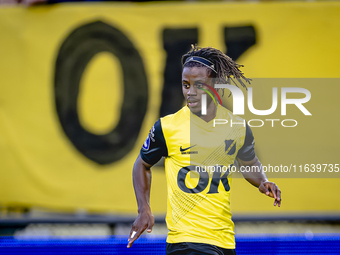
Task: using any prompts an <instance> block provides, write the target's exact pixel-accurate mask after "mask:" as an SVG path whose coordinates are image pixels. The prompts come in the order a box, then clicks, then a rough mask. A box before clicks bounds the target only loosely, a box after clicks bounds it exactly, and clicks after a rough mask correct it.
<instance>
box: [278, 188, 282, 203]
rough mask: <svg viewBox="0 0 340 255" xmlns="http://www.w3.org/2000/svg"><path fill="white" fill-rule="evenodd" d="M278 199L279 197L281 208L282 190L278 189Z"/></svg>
mask: <svg viewBox="0 0 340 255" xmlns="http://www.w3.org/2000/svg"><path fill="white" fill-rule="evenodd" d="M277 197H278V206H279V207H280V206H281V201H282V199H281V190H280V189H279V188H278V190H277Z"/></svg>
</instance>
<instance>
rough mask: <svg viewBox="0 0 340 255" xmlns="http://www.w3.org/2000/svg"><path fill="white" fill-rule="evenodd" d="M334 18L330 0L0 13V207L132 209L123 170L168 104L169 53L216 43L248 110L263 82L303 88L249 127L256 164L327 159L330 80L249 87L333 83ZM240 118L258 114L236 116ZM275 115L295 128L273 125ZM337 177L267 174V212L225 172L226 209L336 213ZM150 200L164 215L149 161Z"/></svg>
mask: <svg viewBox="0 0 340 255" xmlns="http://www.w3.org/2000/svg"><path fill="white" fill-rule="evenodd" d="M339 13H340V3H336V2H328V3H255V4H238V3H235V4H234V3H233V4H229V3H207V4H205V3H202V4H196V3H195V4H192V3H155V4H152V3H145V4H132V3H131V4H130V3H129V4H116V3H99V4H83V5H72V4H60V5H51V6H38V7H31V8H7V9H0V77H1V78H0V153H1V155H2V157H1V162H0V171H1V178H0V187H1V188H0V203H1V205H5V206H6V205H24V206H41V207H47V208H51V209H57V210H76V209H86V210H89V211H97V212H115V213H135V212H136V201H135V197H134V191H133V187H132V166H133V163H134V160H135V159H136V157H137V155H138V153H139V150H140V148H141V146H142V144H143V142H144V140H145V137H146V135H147V134H148V131H149V129H150V127H151V126H152V125H153V123H154V122H155V121H156V120H157V119H158V118H159V116H160V114H161V115H162V114H166V113H167V112H170V111H171V110H172V109H175V108H176V107H178V105H180V104H181V103H182V102H181V100H179V102H177V103H173V98H176V96H177V95H178V90H176V89H175V87H176V85H177V86H178V87H180V85H181V84H180V80H179V82H178V75H179V77H180V72H181V66H180V62H179V59H180V55H181V54H182V53H181V52H183V53H184V52H185V51H187V50H188V49H189V48H190V44H191V43H198V45H200V46H213V47H216V48H218V49H221V50H222V51H224V52H227V53H228V54H229V55H230V56H232V57H233V58H234V59H237V61H238V62H239V63H241V64H243V65H244V66H245V67H244V68H243V69H242V70H243V71H244V73H245V74H246V76H247V77H250V78H254V87H253V92H254V96H257V97H254V107H255V108H256V109H269V107H270V104H271V99H272V98H271V95H272V94H271V93H272V87H277V88H278V90H279V94H278V95H279V96H280V95H281V94H280V93H282V91H281V88H282V87H292V86H294V87H302V88H305V89H307V90H309V91H310V93H311V95H312V96H311V99H310V100H309V101H308V103H305V104H304V106H305V107H306V108H307V109H308V110H309V111H310V112H311V113H312V116H305V115H304V114H303V113H302V112H301V111H300V110H299V109H297V107H296V106H287V116H282V115H281V114H280V110H281V108H280V105H279V106H278V108H277V111H276V112H275V114H276V115H275V114H274V115H275V116H274V115H273V116H274V117H275V119H280V122H277V123H278V125H279V126H277V127H275V128H272V129H270V128H269V127H268V128H256V127H254V128H253V132H254V135H255V138H256V151H257V153H258V155H259V158H260V159H261V161H262V163H263V164H264V165H268V164H272V165H281V164H283V165H288V166H290V165H295V167H296V168H297V169H298V170H299V166H300V165H303V171H305V165H306V164H308V165H311V164H331V165H333V166H335V165H336V164H339V163H340V161H339V158H338V155H339V146H338V144H339V143H340V135H339V134H338V125H339V124H340V123H339V118H338V109H339V106H340V105H339V104H340V103H339V100H338V94H339V92H340V89H339V86H338V84H337V79H324V81H325V82H324V83H323V82H322V81H323V80H321V79H316V80H315V82H314V79H312V80H313V81H311V82H306V81H307V80H306V79H303V82H302V83H299V82H294V83H293V85H292V84H290V85H287V86H286V85H285V84H278V85H277V86H274V85H270V86H266V85H263V84H264V83H266V82H262V83H261V84H262V87H261V85H258V86H257V87H255V84H256V79H262V78H266V81H269V80H268V78H276V79H274V80H275V82H276V81H277V80H278V79H279V78H340V65H339V57H340V49H339V41H340V34H339V33H338V31H340V19H339V18H338V17H339ZM169 84H170V85H169ZM173 84H174V85H173ZM172 85H173V86H172ZM163 87H164V90H165V91H164V95H163ZM168 88H171V89H169V90H168ZM176 91H177V92H176ZM244 92H245V91H244ZM172 93H174V94H172ZM227 95H228V93H226V95H225V96H224V99H223V101H224V102H226V103H227V104H228V105H229V106H231V105H232V101H228V100H229V98H228V97H227ZM179 96H181V95H180V94H179ZM261 96H263V97H264V96H266V97H265V100H260V99H258V98H261ZM230 98H231V97H230ZM256 100H258V101H256ZM280 102H281V101H279V103H280ZM171 104H174V106H171ZM169 105H170V106H169ZM289 107H291V108H289ZM273 116H271V117H272V118H274V117H273ZM245 117H246V118H247V119H263V120H264V119H266V118H267V117H266V116H264V117H258V116H257V117H254V116H253V115H249V112H248V111H246V115H245ZM283 119H296V120H297V122H298V126H296V127H294V128H284V127H282V125H281V124H280V123H281V121H282V120H283ZM268 123H269V122H268ZM268 123H266V124H268ZM254 125H255V123H254ZM256 125H258V123H257V124H256ZM287 125H288V124H287ZM327 167H328V168H329V166H327ZM332 176H333V177H334V175H332ZM320 177H321V176H320ZM339 177H340V173H339V176H338V178H327V179H326V178H318V177H315V178H312V179H308V178H293V177H292V176H289V178H276V179H274V180H275V182H276V183H277V184H278V185H279V187H280V188H281V190H282V196H283V203H282V207H281V208H280V209H277V208H274V207H273V206H272V201H271V200H270V199H268V198H266V197H265V196H263V195H261V194H260V193H259V192H258V191H257V190H256V188H254V187H252V186H251V185H250V184H248V183H246V181H245V180H243V179H240V178H235V179H234V180H233V184H232V188H231V192H232V193H231V194H232V195H231V198H232V202H231V205H232V210H233V212H235V213H253V212H268V213H275V214H280V213H286V212H292V213H295V212H316V211H323V212H340V198H339V196H337V194H339V192H340V179H339ZM151 206H152V209H153V212H154V213H156V214H157V213H165V211H166V182H165V176H164V169H163V167H161V166H159V167H154V168H153V180H152V190H151Z"/></svg>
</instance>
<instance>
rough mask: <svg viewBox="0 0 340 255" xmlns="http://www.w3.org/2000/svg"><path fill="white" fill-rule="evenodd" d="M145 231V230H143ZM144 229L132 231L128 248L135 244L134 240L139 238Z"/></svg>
mask: <svg viewBox="0 0 340 255" xmlns="http://www.w3.org/2000/svg"><path fill="white" fill-rule="evenodd" d="M143 231H144V230H143ZM143 231H139V230H138V231H132V233H131V235H130V238H129V243H128V245H127V248H130V247H131V246H132V245H133V242H134V241H136V240H137V238H138V237H139V236H140V235H141V233H142V232H143Z"/></svg>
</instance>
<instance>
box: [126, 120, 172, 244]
mask: <svg viewBox="0 0 340 255" xmlns="http://www.w3.org/2000/svg"><path fill="white" fill-rule="evenodd" d="M163 156H168V149H167V146H166V142H165V138H164V135H163V130H162V125H161V121H160V120H158V121H157V122H156V123H155V125H154V126H153V127H152V128H151V130H150V133H149V135H148V136H147V138H146V140H145V142H144V145H143V147H142V149H141V151H140V154H139V156H138V158H137V160H136V162H135V164H134V166H133V174H132V178H133V187H134V189H135V195H136V200H137V204H138V217H137V219H136V220H135V221H134V223H133V225H132V228H131V231H130V235H129V240H128V241H129V243H128V245H127V247H128V248H130V247H131V246H132V244H133V242H134V241H136V240H137V238H138V237H139V236H140V235H141V234H142V233H143V232H144V230H145V229H147V232H149V233H150V232H151V231H152V227H153V225H154V223H155V219H154V217H153V215H152V213H151V208H150V188H151V170H150V168H151V167H152V166H153V165H154V164H156V163H157V162H158V161H159V160H160V159H161V158H162V157H163Z"/></svg>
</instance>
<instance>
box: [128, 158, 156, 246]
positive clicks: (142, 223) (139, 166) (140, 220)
mask: <svg viewBox="0 0 340 255" xmlns="http://www.w3.org/2000/svg"><path fill="white" fill-rule="evenodd" d="M151 166H152V165H150V164H148V163H146V162H145V161H144V160H143V159H142V158H141V156H140V155H139V156H138V158H137V160H136V162H135V164H134V166H133V174H132V176H133V187H134V189H135V195H136V200H137V204H138V217H137V219H136V220H135V221H134V223H133V225H132V228H131V231H130V235H129V240H128V241H129V243H128V246H127V248H130V247H131V246H132V244H133V242H134V241H135V240H136V239H137V238H138V237H139V236H140V235H141V234H142V233H143V232H144V230H145V229H147V232H149V233H150V232H151V231H152V227H153V225H154V223H155V218H154V216H153V215H152V213H151V208H150V188H151V170H150V168H151Z"/></svg>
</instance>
